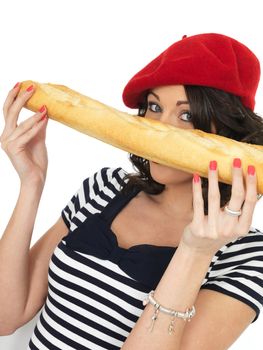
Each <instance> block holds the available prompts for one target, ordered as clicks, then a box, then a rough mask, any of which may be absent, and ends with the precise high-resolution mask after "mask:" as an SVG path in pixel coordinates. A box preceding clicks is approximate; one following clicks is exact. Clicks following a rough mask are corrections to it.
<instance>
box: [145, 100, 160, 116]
mask: <svg viewBox="0 0 263 350" xmlns="http://www.w3.org/2000/svg"><path fill="white" fill-rule="evenodd" d="M148 109H149V110H150V111H151V112H154V113H160V112H161V107H160V106H159V105H158V104H157V103H154V102H148Z"/></svg>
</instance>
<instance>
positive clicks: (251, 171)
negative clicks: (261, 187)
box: [247, 165, 255, 175]
mask: <svg viewBox="0 0 263 350" xmlns="http://www.w3.org/2000/svg"><path fill="white" fill-rule="evenodd" d="M247 173H248V175H255V167H254V166H253V165H249V166H248V167H247Z"/></svg>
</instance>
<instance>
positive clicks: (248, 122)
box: [122, 85, 263, 215]
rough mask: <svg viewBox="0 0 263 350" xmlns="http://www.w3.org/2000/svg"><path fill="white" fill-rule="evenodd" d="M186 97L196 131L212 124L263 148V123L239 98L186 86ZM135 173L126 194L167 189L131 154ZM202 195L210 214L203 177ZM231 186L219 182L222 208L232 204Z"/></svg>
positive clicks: (145, 162) (146, 164) (207, 129)
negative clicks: (136, 191) (133, 190)
mask: <svg viewBox="0 0 263 350" xmlns="http://www.w3.org/2000/svg"><path fill="white" fill-rule="evenodd" d="M185 91H186V95H187V97H188V101H189V105H190V113H191V116H192V120H191V121H192V123H193V126H194V128H195V129H200V130H202V131H205V132H208V133H210V132H211V123H212V122H213V123H214V125H215V128H216V133H217V134H218V135H221V136H224V137H228V138H231V139H234V140H237V141H241V142H246V143H251V144H258V145H263V119H262V118H261V117H260V116H259V115H257V114H256V113H254V112H253V111H251V110H250V109H249V108H246V107H245V106H244V105H243V104H242V103H241V101H240V99H239V97H237V96H234V95H232V94H230V93H226V92H224V91H222V90H218V89H214V88H209V87H201V86H189V85H187V86H185ZM147 96H148V93H146V94H145V98H144V101H143V102H142V104H141V105H140V108H139V111H138V115H139V116H141V117H144V115H145V113H146V111H147V107H148V106H147ZM129 160H130V161H131V163H132V165H133V168H134V170H135V171H136V173H129V174H126V176H125V178H124V180H126V179H129V181H128V182H127V184H126V185H125V186H124V188H123V189H122V193H124V194H127V193H128V192H129V191H131V190H132V189H133V188H138V189H141V190H143V191H144V192H146V193H148V194H159V193H161V192H162V191H163V190H164V188H165V185H163V184H160V183H158V182H156V181H154V180H153V178H152V177H151V174H150V167H149V161H148V160H147V159H144V158H141V157H139V156H136V155H134V154H131V153H129ZM201 181H202V193H203V199H204V212H205V215H207V214H208V179H207V178H205V177H201ZM231 188H232V185H228V184H225V183H222V182H219V190H220V195H221V196H220V197H221V200H220V207H221V208H222V207H224V206H225V205H226V204H227V203H228V202H229V200H230V197H231Z"/></svg>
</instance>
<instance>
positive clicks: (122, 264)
mask: <svg viewBox="0 0 263 350" xmlns="http://www.w3.org/2000/svg"><path fill="white" fill-rule="evenodd" d="M125 175H126V172H125V171H124V170H123V169H122V168H120V167H119V168H110V167H105V168H102V169H100V170H99V171H97V172H96V173H95V174H94V175H92V176H90V177H89V178H87V179H85V180H84V181H83V183H82V184H81V186H80V188H79V190H78V191H77V192H76V193H75V194H74V196H73V197H72V198H71V199H70V201H69V202H68V204H67V205H66V207H65V208H64V209H63V210H62V213H61V215H62V218H63V220H64V221H65V223H66V225H67V226H68V228H69V232H68V234H67V235H66V236H65V237H63V238H62V240H61V241H60V242H59V244H58V245H57V246H56V248H55V250H54V253H53V255H52V257H51V259H50V262H49V270H48V295H47V299H46V302H45V304H44V306H43V308H42V310H41V313H40V316H39V319H38V321H37V324H36V326H35V328H34V332H33V334H32V337H31V339H30V342H29V345H28V349H41V350H44V349H52V350H73V349H78V350H84V349H91V350H102V349H108V350H117V349H120V348H121V347H122V345H123V343H124V342H125V339H126V338H127V336H128V335H129V333H130V332H131V330H132V328H133V327H134V325H135V323H136V321H137V320H138V318H139V317H140V315H141V313H142V311H143V309H144V306H143V305H142V301H143V299H144V298H145V297H146V296H147V293H149V292H150V291H151V290H152V289H155V288H156V286H157V285H158V282H159V281H160V279H161V277H162V275H163V273H164V271H165V269H166V267H167V265H168V264H169V261H170V260H171V258H172V256H173V254H174V253H175V251H176V248H175V247H167V246H165V247H161V246H154V245H149V244H141V245H136V246H133V247H130V248H129V249H124V248H121V247H119V246H118V241H117V237H116V235H115V234H114V232H113V231H112V230H111V229H110V227H111V222H112V221H113V219H114V217H115V216H116V215H117V214H118V213H119V212H120V210H121V209H122V208H123V207H124V206H125V205H127V203H128V202H129V201H130V200H131V199H132V198H133V197H134V196H136V195H137V194H138V193H139V190H135V189H134V190H133V191H132V192H131V193H130V194H129V195H126V196H125V195H124V194H122V193H121V192H120V190H121V188H122V187H123V186H124V185H125V183H126V182H127V181H128V180H125V181H124V180H123V179H124V176H125ZM262 253H263V234H262V232H260V231H259V230H257V229H255V228H252V227H251V229H250V231H249V233H248V235H247V236H245V237H242V238H239V239H237V240H235V241H233V242H231V243H229V244H227V245H225V246H223V247H222V248H221V249H220V250H219V251H218V252H217V253H216V254H215V256H214V257H213V259H212V261H211V264H210V266H209V269H208V271H207V274H206V276H205V279H204V280H203V282H202V287H201V288H207V289H212V290H215V291H218V292H221V293H224V294H227V295H229V296H231V297H234V298H236V299H238V300H241V301H242V302H244V303H246V304H247V305H249V306H250V307H252V308H253V309H254V310H255V312H256V317H255V319H254V321H255V320H256V319H257V317H258V315H259V312H260V308H261V307H262V304H263V254H262ZM254 321H253V322H254Z"/></svg>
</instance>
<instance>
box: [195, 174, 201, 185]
mask: <svg viewBox="0 0 263 350" xmlns="http://www.w3.org/2000/svg"><path fill="white" fill-rule="evenodd" d="M199 179H200V177H199V175H198V174H194V182H195V183H198V182H199Z"/></svg>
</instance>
